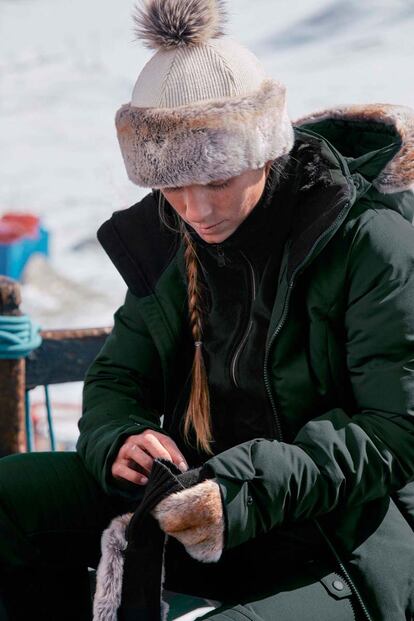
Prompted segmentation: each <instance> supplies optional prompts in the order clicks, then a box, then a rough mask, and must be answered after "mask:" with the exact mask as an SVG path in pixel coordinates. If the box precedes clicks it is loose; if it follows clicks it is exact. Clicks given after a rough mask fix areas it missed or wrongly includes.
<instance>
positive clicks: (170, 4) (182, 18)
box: [132, 0, 226, 50]
mask: <svg viewBox="0 0 414 621" xmlns="http://www.w3.org/2000/svg"><path fill="white" fill-rule="evenodd" d="M143 4H144V6H143V8H138V7H136V12H135V13H134V14H133V16H132V17H133V20H134V22H135V24H136V27H135V33H136V35H137V37H138V38H139V39H142V40H143V42H144V45H146V46H147V47H149V48H152V49H156V50H157V49H159V48H164V49H170V48H174V47H180V46H190V45H200V44H201V43H204V42H206V41H208V39H213V38H215V37H219V36H221V35H223V34H224V30H223V24H224V22H225V21H226V12H225V7H224V1H223V0H145V1H144V3H143Z"/></svg>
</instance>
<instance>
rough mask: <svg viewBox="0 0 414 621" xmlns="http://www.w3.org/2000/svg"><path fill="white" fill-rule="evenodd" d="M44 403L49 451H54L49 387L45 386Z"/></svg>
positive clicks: (54, 441) (54, 443)
mask: <svg viewBox="0 0 414 621" xmlns="http://www.w3.org/2000/svg"><path fill="white" fill-rule="evenodd" d="M45 403H46V413H47V426H48V428H49V439H50V450H51V451H55V450H56V440H55V432H54V430H53V419H52V408H51V407H50V397H49V386H47V384H45Z"/></svg>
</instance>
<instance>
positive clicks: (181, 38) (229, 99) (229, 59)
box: [115, 0, 294, 189]
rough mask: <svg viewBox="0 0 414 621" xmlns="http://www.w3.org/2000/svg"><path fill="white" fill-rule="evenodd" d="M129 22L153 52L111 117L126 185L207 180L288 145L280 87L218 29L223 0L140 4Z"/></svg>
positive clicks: (251, 165) (257, 162)
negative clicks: (128, 96)
mask: <svg viewBox="0 0 414 621" xmlns="http://www.w3.org/2000/svg"><path fill="white" fill-rule="evenodd" d="M133 19H134V21H135V31H136V34H137V36H138V38H139V39H141V40H142V41H143V42H144V44H145V45H146V46H148V47H150V48H153V49H155V50H156V53H155V54H154V55H153V56H152V58H151V59H150V60H149V61H148V62H147V63H146V65H145V66H144V68H143V69H142V71H141V72H140V74H139V76H138V79H137V81H136V83H135V86H134V89H133V92H132V97H131V101H130V102H129V103H127V104H124V105H123V106H121V108H120V109H119V110H118V111H117V113H116V117H115V124H116V129H117V135H118V140H119V145H120V148H121V152H122V156H123V159H124V163H125V167H126V170H127V174H128V177H129V178H130V180H131V181H132V182H133V183H135V184H137V185H139V186H142V187H151V188H154V189H158V188H162V187H180V186H183V185H190V184H206V183H209V182H211V181H213V180H218V179H223V180H224V179H227V178H230V177H234V176H237V175H239V174H241V173H242V172H244V171H246V170H248V169H257V168H261V167H262V166H264V164H265V163H266V162H267V161H268V160H274V159H276V158H279V157H281V156H282V155H285V154H287V153H288V152H289V151H290V150H291V148H292V146H293V142H294V132H293V127H292V124H291V122H290V120H289V117H288V114H287V109H286V87H285V86H284V85H283V84H282V83H281V82H279V81H278V80H274V79H272V78H269V77H267V76H266V74H265V71H264V68H263V67H262V65H261V64H260V62H259V60H258V59H257V58H256V56H255V55H254V54H253V53H252V52H251V51H250V50H248V49H247V48H245V47H244V46H242V45H240V44H239V43H237V42H236V41H234V40H233V39H231V38H229V37H227V36H226V35H225V33H224V25H225V22H226V20H227V15H226V11H225V4H224V1H223V0H142V1H141V6H136V7H135V13H134V14H133Z"/></svg>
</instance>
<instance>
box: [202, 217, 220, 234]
mask: <svg viewBox="0 0 414 621" xmlns="http://www.w3.org/2000/svg"><path fill="white" fill-rule="evenodd" d="M222 222H224V220H221V221H220V222H216V224H212V225H211V226H198V227H197V228H198V230H199V231H203V232H204V231H210V229H214V228H215V227H216V226H218V225H219V224H221V223H222Z"/></svg>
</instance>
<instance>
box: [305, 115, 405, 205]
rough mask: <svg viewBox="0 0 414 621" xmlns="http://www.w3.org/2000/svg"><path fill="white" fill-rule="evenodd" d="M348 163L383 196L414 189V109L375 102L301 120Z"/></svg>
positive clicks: (307, 116) (309, 116) (352, 170)
mask: <svg viewBox="0 0 414 621" xmlns="http://www.w3.org/2000/svg"><path fill="white" fill-rule="evenodd" d="M294 125H295V126H297V127H304V128H306V129H310V130H311V131H314V132H316V133H318V134H320V135H322V136H323V137H324V138H326V139H327V140H329V142H330V143H331V144H332V145H333V146H334V147H335V148H336V149H337V150H338V151H339V152H340V153H341V154H342V155H343V156H344V157H345V158H346V159H347V160H348V165H349V167H350V170H351V172H359V173H361V174H362V175H363V176H364V177H365V178H366V179H367V180H368V181H370V182H372V184H373V186H374V187H375V188H376V189H377V190H378V191H379V192H381V193H382V194H391V193H395V192H403V191H405V190H413V189H414V110H413V109H412V108H409V107H407V106H400V105H394V104H383V103H372V104H354V105H348V106H346V105H343V106H338V107H335V108H326V109H324V110H321V111H318V112H313V113H311V114H308V115H306V116H303V117H301V118H299V119H297V120H296V121H295V122H294Z"/></svg>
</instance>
